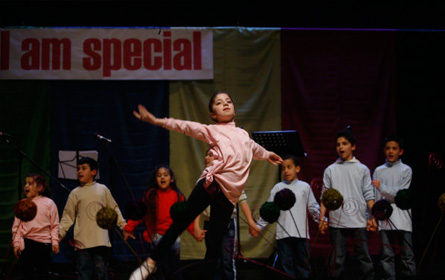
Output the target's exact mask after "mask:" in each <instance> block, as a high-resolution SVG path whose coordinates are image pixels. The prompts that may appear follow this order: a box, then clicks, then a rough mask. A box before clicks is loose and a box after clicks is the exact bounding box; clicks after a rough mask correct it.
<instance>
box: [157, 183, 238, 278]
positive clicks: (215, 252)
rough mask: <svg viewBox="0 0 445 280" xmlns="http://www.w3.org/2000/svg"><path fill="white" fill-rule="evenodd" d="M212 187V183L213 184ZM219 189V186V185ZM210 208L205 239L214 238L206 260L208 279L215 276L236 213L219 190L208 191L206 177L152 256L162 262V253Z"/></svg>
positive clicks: (209, 246) (208, 246) (209, 245)
mask: <svg viewBox="0 0 445 280" xmlns="http://www.w3.org/2000/svg"><path fill="white" fill-rule="evenodd" d="M210 187H212V186H210ZM217 189H219V188H217ZM209 205H210V207H211V212H210V221H209V229H208V231H207V233H206V238H209V239H210V240H212V241H211V242H209V243H208V245H207V251H206V255H205V260H206V261H207V264H206V268H207V269H208V271H207V273H208V274H207V275H208V279H213V277H214V274H215V270H216V260H217V259H218V257H219V253H220V251H221V243H222V240H223V237H224V235H225V234H226V232H227V230H228V224H229V221H230V218H231V216H232V212H233V207H234V206H233V204H232V203H231V202H230V201H229V200H228V199H227V198H226V196H225V195H224V193H223V192H222V191H221V190H219V191H216V192H214V193H212V194H211V193H209V192H208V191H207V190H206V189H205V188H204V179H201V180H199V181H198V183H197V184H196V186H195V188H194V189H193V191H192V193H191V194H190V196H189V198H188V200H187V213H186V215H185V217H184V218H183V219H180V220H179V221H178V220H176V221H174V222H173V224H172V225H171V226H170V228H169V229H168V230H167V232H166V233H165V234H164V236H163V237H162V239H161V241H160V242H159V245H158V246H157V247H156V248H155V250H154V253H153V255H152V257H151V258H152V259H153V260H155V261H162V259H163V255H164V254H165V253H166V252H167V251H168V249H169V248H170V247H171V246H172V245H173V243H174V242H175V240H176V239H177V238H178V236H179V235H180V234H181V233H182V232H183V231H184V230H185V229H186V228H187V227H188V226H189V225H190V224H191V223H192V222H193V220H194V219H195V218H196V217H197V216H198V215H200V214H201V213H202V212H203V211H204V209H206V208H207V206H209Z"/></svg>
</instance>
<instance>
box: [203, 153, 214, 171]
mask: <svg viewBox="0 0 445 280" xmlns="http://www.w3.org/2000/svg"><path fill="white" fill-rule="evenodd" d="M214 159H215V157H214V156H213V155H212V154H211V153H210V152H207V153H206V155H205V157H204V164H205V166H206V167H209V166H210V164H211V163H212V161H213V160H214Z"/></svg>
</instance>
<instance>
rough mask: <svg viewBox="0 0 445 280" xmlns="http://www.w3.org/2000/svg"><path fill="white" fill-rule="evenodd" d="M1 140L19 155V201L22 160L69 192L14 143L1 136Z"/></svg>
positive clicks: (68, 190)
mask: <svg viewBox="0 0 445 280" xmlns="http://www.w3.org/2000/svg"><path fill="white" fill-rule="evenodd" d="M2 138H3V140H4V141H5V142H6V143H7V144H8V145H9V146H11V147H12V148H14V149H15V150H16V151H17V152H18V154H19V176H20V177H19V183H18V188H19V199H21V194H22V191H21V190H22V186H21V179H22V177H21V176H22V171H21V169H22V168H21V166H22V162H23V158H26V159H27V160H28V161H29V162H30V163H31V164H32V165H34V166H35V167H37V168H38V169H39V170H40V171H41V172H42V173H44V174H45V175H46V176H48V177H49V178H51V180H53V181H54V182H55V183H56V184H57V185H58V186H59V187H61V188H62V189H64V190H65V191H67V192H68V193H70V192H71V190H70V189H68V188H67V187H65V186H64V185H63V184H62V183H60V182H59V181H58V180H57V179H56V178H54V177H53V176H52V175H51V174H50V173H48V172H47V171H46V170H44V169H43V168H42V167H41V166H40V165H38V164H37V163H36V162H35V161H34V160H33V159H32V158H30V157H29V156H28V155H27V154H26V153H25V152H23V151H22V150H21V149H20V148H19V147H17V145H15V144H14V143H12V142H11V141H10V140H9V139H8V137H6V136H4V135H3V137H2Z"/></svg>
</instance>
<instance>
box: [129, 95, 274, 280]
mask: <svg viewBox="0 0 445 280" xmlns="http://www.w3.org/2000/svg"><path fill="white" fill-rule="evenodd" d="M209 111H210V117H211V118H212V119H213V120H214V121H215V122H216V124H215V125H204V124H201V123H197V122H192V121H183V120H176V119H172V118H163V119H158V118H156V117H155V116H154V115H153V114H151V113H150V112H149V111H147V109H146V108H145V107H144V106H142V105H139V106H138V112H136V111H134V112H133V114H134V116H135V117H136V118H138V119H140V120H142V121H145V122H148V123H150V124H154V125H158V126H161V127H163V128H165V129H169V130H175V131H177V132H182V133H185V134H186V135H188V136H191V137H194V138H196V139H198V140H202V141H204V142H206V143H208V144H209V145H210V148H211V153H212V155H213V156H214V157H215V159H214V160H213V163H212V164H211V165H210V166H209V167H207V168H205V169H204V171H203V173H202V174H201V176H200V179H199V180H198V182H197V184H196V186H195V188H194V189H193V191H192V193H191V194H190V197H189V199H188V200H187V206H188V213H189V216H188V218H187V219H184V220H183V221H178V222H176V221H175V222H174V223H173V224H172V226H171V227H170V229H169V230H168V231H167V233H166V234H165V235H164V237H163V238H162V240H161V242H160V243H159V246H158V247H157V248H156V249H155V252H154V254H153V255H152V256H151V257H150V258H148V259H147V261H146V262H145V263H144V264H143V265H141V267H139V268H138V269H137V270H135V271H134V272H133V274H132V276H131V278H130V279H134V280H135V279H145V278H146V277H147V276H148V275H150V274H151V273H152V271H153V270H154V268H155V264H156V261H157V260H159V259H160V257H161V255H162V254H163V253H164V252H165V250H166V249H167V248H169V247H170V246H171V245H172V244H173V242H174V241H175V240H176V238H177V237H178V235H179V234H180V233H181V232H182V231H183V230H184V229H185V228H186V227H187V226H188V225H189V224H190V223H191V222H192V221H193V220H194V219H195V217H196V216H198V215H199V214H200V213H202V211H204V209H205V208H206V207H207V206H208V205H210V206H211V209H212V213H211V215H210V228H209V230H208V231H207V233H206V235H207V237H208V238H210V239H211V240H212V242H211V243H210V244H208V246H207V252H206V257H205V258H206V260H216V259H217V258H218V255H219V252H220V249H221V242H222V239H223V237H224V235H225V234H226V232H227V225H228V224H229V221H230V217H231V216H232V213H233V208H234V205H235V204H236V203H237V202H238V199H239V197H240V195H241V192H242V191H243V189H244V186H245V184H246V180H247V178H248V175H249V170H250V165H251V162H252V159H258V160H268V161H269V162H270V163H272V164H275V165H277V164H280V163H281V161H282V159H281V158H280V157H279V156H278V155H277V154H275V153H273V152H269V151H267V150H266V149H264V148H263V147H261V146H260V145H259V144H257V143H255V141H253V140H252V139H250V137H249V134H248V133H247V132H246V131H245V130H243V129H241V128H238V127H236V126H235V122H234V121H233V118H234V117H235V107H234V105H233V101H232V98H231V97H230V96H229V95H228V94H227V93H225V92H217V93H216V94H215V95H213V96H212V98H211V99H210V102H209ZM215 265H216V262H215V261H212V262H209V265H208V268H209V274H208V279H212V278H213V274H214V271H215Z"/></svg>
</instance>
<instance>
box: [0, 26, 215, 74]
mask: <svg viewBox="0 0 445 280" xmlns="http://www.w3.org/2000/svg"><path fill="white" fill-rule="evenodd" d="M0 79H3V80H6V79H14V80H17V79H20V80H28V79H44V80H59V79H62V80H63V79H65V80H106V79H111V80H202V79H213V36H212V30H210V29H204V28H203V29H200V28H193V29H191V28H168V29H167V28H161V29H154V28H109V29H108V28H11V29H0Z"/></svg>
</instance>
